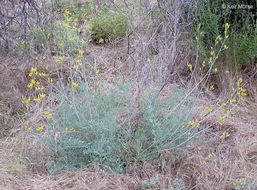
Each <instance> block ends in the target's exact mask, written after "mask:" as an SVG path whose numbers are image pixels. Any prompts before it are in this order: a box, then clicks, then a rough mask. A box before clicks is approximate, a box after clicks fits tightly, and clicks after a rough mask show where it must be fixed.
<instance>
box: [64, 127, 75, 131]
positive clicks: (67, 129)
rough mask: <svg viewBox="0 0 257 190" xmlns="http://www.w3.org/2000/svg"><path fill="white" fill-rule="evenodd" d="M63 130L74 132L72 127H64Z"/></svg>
mask: <svg viewBox="0 0 257 190" xmlns="http://www.w3.org/2000/svg"><path fill="white" fill-rule="evenodd" d="M65 131H71V132H76V130H75V129H74V128H71V129H69V128H68V127H66V128H65Z"/></svg>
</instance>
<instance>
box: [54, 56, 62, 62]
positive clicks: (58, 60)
mask: <svg viewBox="0 0 257 190" xmlns="http://www.w3.org/2000/svg"><path fill="white" fill-rule="evenodd" d="M62 59H63V57H59V58H58V59H56V60H55V62H56V63H58V62H60V61H61V60H62Z"/></svg>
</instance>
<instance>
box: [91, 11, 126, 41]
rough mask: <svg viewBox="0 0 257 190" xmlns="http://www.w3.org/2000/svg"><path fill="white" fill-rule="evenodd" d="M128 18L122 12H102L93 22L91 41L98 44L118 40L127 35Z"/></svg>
mask: <svg viewBox="0 0 257 190" xmlns="http://www.w3.org/2000/svg"><path fill="white" fill-rule="evenodd" d="M126 31H127V18H126V16H125V15H124V14H123V13H122V11H118V10H117V11H115V12H114V11H108V12H102V13H100V14H99V15H98V16H96V17H95V18H94V19H93V20H92V25H91V39H92V41H93V42H96V43H105V42H108V41H112V40H117V39H119V38H122V37H124V36H125V35H126Z"/></svg>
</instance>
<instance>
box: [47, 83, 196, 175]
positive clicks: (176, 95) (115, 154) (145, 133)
mask: <svg viewBox="0 0 257 190" xmlns="http://www.w3.org/2000/svg"><path fill="white" fill-rule="evenodd" d="M131 87H132V85H131V84H127V85H121V86H118V87H117V88H115V89H109V90H102V91H98V92H95V93H92V92H91V91H90V90H89V88H88V86H87V83H85V82H83V83H82V82H81V83H79V87H78V88H76V89H73V90H72V89H71V87H70V85H69V84H68V86H67V87H63V88H60V89H59V90H58V91H59V93H56V94H55V97H54V98H55V99H56V101H58V102H59V103H60V104H59V106H58V108H57V110H56V111H55V113H54V114H53V119H52V122H51V123H50V124H51V126H52V130H49V133H50V134H51V135H50V136H52V138H50V139H47V142H48V145H49V148H48V153H49V159H48V162H47V165H48V169H49V172H56V171H59V170H72V169H75V168H80V167H85V166H89V165H91V166H92V165H93V166H96V165H98V166H103V165H104V166H107V167H110V168H111V169H113V170H114V171H116V172H124V171H126V170H127V169H129V166H130V165H131V164H133V163H138V164H139V163H140V161H142V160H148V161H152V162H159V163H160V155H161V154H162V153H163V151H168V150H169V151H171V152H173V153H174V156H175V155H177V154H178V148H181V147H184V146H185V145H189V144H190V142H191V141H190V139H191V138H192V137H193V135H188V132H189V131H188V129H185V128H182V127H181V126H182V124H185V123H187V122H188V120H190V119H191V118H192V113H193V112H192V108H193V107H194V106H193V104H192V103H191V102H188V103H189V104H187V105H186V104H184V107H180V108H179V109H178V110H175V111H173V110H172V108H173V107H174V106H175V105H176V104H177V103H178V101H180V100H181V98H182V97H183V93H182V91H180V90H176V91H174V92H172V94H170V95H169V96H168V98H167V99H166V100H162V101H161V100H160V99H157V100H156V101H155V102H154V103H153V101H152V100H153V98H152V97H153V96H152V95H150V94H149V95H148V96H145V98H142V100H141V101H140V102H141V103H140V104H141V109H140V111H135V110H134V109H132V108H131V107H130V106H129V102H131V101H132V97H133V95H132V93H131ZM190 101H191V100H190ZM133 115H138V117H133ZM135 118H137V119H135ZM74 129H75V132H73V130H74ZM191 132H192V134H193V131H191ZM172 159H173V160H174V159H175V158H174V157H173V158H172V157H171V158H170V160H172Z"/></svg>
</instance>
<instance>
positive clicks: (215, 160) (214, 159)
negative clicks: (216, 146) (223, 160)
mask: <svg viewBox="0 0 257 190" xmlns="http://www.w3.org/2000/svg"><path fill="white" fill-rule="evenodd" d="M207 157H208V158H207V159H206V160H204V161H203V164H207V161H208V162H210V161H212V162H214V163H215V164H216V163H217V159H216V157H215V155H214V154H208V156H207Z"/></svg>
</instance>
